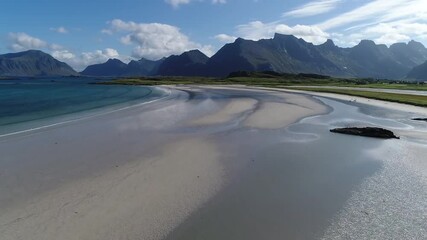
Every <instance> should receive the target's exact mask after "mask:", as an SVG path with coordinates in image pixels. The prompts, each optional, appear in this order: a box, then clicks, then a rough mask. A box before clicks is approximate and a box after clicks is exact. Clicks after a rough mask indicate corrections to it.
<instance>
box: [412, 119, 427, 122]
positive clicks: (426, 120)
mask: <svg viewBox="0 0 427 240" xmlns="http://www.w3.org/2000/svg"><path fill="white" fill-rule="evenodd" d="M412 120H414V121H424V122H427V118H412Z"/></svg>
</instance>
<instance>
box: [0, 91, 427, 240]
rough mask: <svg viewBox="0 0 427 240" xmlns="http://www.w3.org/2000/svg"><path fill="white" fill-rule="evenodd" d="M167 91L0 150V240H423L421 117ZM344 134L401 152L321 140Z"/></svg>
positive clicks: (286, 94)
mask: <svg viewBox="0 0 427 240" xmlns="http://www.w3.org/2000/svg"><path fill="white" fill-rule="evenodd" d="M164 88H165V89H167V90H168V91H170V94H169V95H168V96H167V97H164V98H163V99H161V100H159V101H153V102H151V103H149V104H143V105H137V106H134V107H127V108H126V109H122V110H115V111H110V112H108V113H106V114H98V115H96V116H93V117H86V118H84V119H81V120H78V121H72V122H67V123H64V124H60V125H53V126H51V127H46V128H37V129H35V130H33V131H22V132H20V133H17V134H8V135H5V136H3V137H0V152H1V153H2V154H1V155H2V157H1V159H0V193H1V194H0V209H1V211H0V236H1V239H2V240H16V239H35V240H38V239H40V240H53V239H62V240H74V239H76V240H77V239H82V240H86V239H88V240H89V239H90V240H97V239H99V240H101V239H102V240H108V239H111V240H113V239H114V240H119V239H149V240H157V239H286V238H287V239H342V238H345V239H361V238H365V237H369V236H371V237H373V238H383V239H386V238H389V237H390V236H393V237H395V236H399V238H401V239H420V238H419V237H423V236H424V237H425V236H427V227H426V226H425V225H423V224H422V223H423V221H425V216H426V214H427V212H426V209H427V205H426V204H427V203H425V201H423V199H425V197H427V165H426V164H425V161H424V160H423V157H422V156H425V154H427V147H426V143H427V137H426V136H427V135H426V134H425V133H427V125H426V124H425V123H421V122H414V121H412V120H411V117H413V116H415V115H416V116H421V117H426V116H427V110H426V109H425V108H419V107H408V106H406V105H402V104H397V103H388V102H382V101H376V100H368V99H363V98H356V97H346V96H342V95H336V94H324V93H308V92H304V91H288V90H277V89H267V88H249V87H237V86H229V87H226V86H222V87H219V86H215V87H214V86H211V87H210V86H176V87H166V86H165V87H164ZM354 99H357V102H354V101H352V100H354ZM351 124H354V125H377V126H383V127H386V128H388V129H391V130H393V131H395V132H397V133H399V135H400V136H402V139H401V140H386V141H383V140H377V139H367V138H361V137H355V136H342V135H335V134H331V133H329V129H330V128H332V127H337V126H338V127H339V126H348V125H351ZM398 141H399V142H398ZM396 146H397V147H396ZM403 149H406V151H403ZM407 149H411V150H407ZM399 159H400V160H401V161H398V160H399ZM399 174H402V175H401V177H400V178H398V179H395V178H392V177H391V176H393V175H399ZM379 184H380V185H381V188H379V186H380V185H379ZM397 186H399V188H397ZM375 190H378V191H377V192H376V193H375V194H370V193H372V192H375ZM390 191H392V192H393V194H392V196H391V195H389V194H390ZM402 191H405V192H402ZM415 193H416V194H415ZM408 195H411V196H413V197H412V198H405V196H408ZM368 198H369V203H371V204H367V203H368V202H367V201H366V199H368ZM389 199H392V201H391V200H390V201H389ZM419 201H421V202H419ZM413 203H416V204H413ZM408 204H412V205H408ZM404 207H407V210H405V211H401V213H402V214H401V216H400V217H399V218H397V219H394V220H393V221H391V220H390V219H387V218H386V216H388V215H387V214H393V213H395V212H396V209H402V208H404ZM360 209H362V210H360ZM373 213H377V214H373ZM423 219H424V220H423ZM371 222H374V223H375V224H376V225H375V226H374V227H372V226H371V228H369V229H368V230H367V226H368V224H369V223H371ZM382 223H387V224H382ZM365 232H368V233H370V234H371V235H366V234H365ZM343 236H345V237H343Z"/></svg>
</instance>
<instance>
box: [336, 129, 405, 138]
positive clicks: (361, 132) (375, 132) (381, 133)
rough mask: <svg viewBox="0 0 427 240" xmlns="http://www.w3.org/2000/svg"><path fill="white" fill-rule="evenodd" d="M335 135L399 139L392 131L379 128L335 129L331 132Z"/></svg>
mask: <svg viewBox="0 0 427 240" xmlns="http://www.w3.org/2000/svg"><path fill="white" fill-rule="evenodd" d="M330 131H331V132H333V133H341V134H349V135H357V136H364V137H373V138H383V139H390V138H396V139H399V137H397V136H396V135H394V133H393V132H392V131H390V130H387V129H383V128H377V127H360V128H358V127H349V128H335V129H331V130H330Z"/></svg>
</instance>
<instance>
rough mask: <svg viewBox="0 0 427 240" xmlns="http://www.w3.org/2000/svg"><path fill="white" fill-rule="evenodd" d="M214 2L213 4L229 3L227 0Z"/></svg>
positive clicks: (215, 0) (213, 0)
mask: <svg viewBox="0 0 427 240" xmlns="http://www.w3.org/2000/svg"><path fill="white" fill-rule="evenodd" d="M212 3H213V4H225V3H227V1H226V0H212Z"/></svg>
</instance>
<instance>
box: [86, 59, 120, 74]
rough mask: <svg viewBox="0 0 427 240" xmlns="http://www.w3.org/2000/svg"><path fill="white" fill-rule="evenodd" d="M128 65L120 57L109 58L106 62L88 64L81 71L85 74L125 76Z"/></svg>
mask: <svg viewBox="0 0 427 240" xmlns="http://www.w3.org/2000/svg"><path fill="white" fill-rule="evenodd" d="M127 67H128V65H127V64H126V63H124V62H122V61H120V60H119V59H108V61H107V62H105V63H100V64H94V65H90V66H88V67H87V68H86V69H85V70H83V71H82V72H81V74H82V75H85V76H123V75H124V74H125V73H126V69H127Z"/></svg>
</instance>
